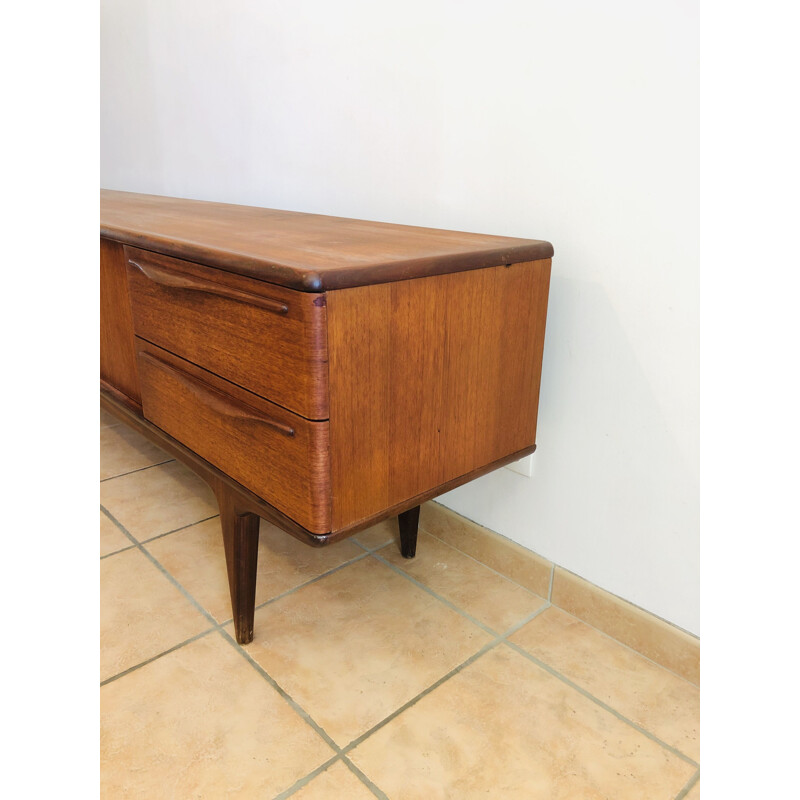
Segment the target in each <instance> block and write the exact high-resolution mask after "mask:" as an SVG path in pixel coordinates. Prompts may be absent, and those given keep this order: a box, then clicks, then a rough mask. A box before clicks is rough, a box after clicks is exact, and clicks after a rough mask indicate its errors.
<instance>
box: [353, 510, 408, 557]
mask: <svg viewBox="0 0 800 800" xmlns="http://www.w3.org/2000/svg"><path fill="white" fill-rule="evenodd" d="M353 538H354V539H355V540H356V541H357V542H360V543H361V544H363V545H364V547H368V548H369V549H370V550H374V549H375V548H376V547H383V545H385V544H391V543H394V545H395V547H399V546H400V545H399V542H400V529H399V528H398V527H397V517H391V518H390V519H385V520H383V522H379V523H378V524H377V525H373V526H372V527H371V528H367V529H366V530H363V531H361V532H360V533H356V534H355V535H354V536H353Z"/></svg>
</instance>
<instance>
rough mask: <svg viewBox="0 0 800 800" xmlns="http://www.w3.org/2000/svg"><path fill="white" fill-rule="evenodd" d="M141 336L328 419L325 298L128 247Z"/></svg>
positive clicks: (132, 294)
mask: <svg viewBox="0 0 800 800" xmlns="http://www.w3.org/2000/svg"><path fill="white" fill-rule="evenodd" d="M125 259H126V262H127V270H128V286H129V290H130V297H131V307H132V311H133V326H134V332H135V333H136V335H137V336H140V337H142V338H143V339H146V340H147V341H149V342H152V343H154V344H156V345H159V346H160V347H163V348H165V349H166V350H169V351H170V352H172V353H176V354H177V355H179V356H182V357H183V358H186V359H188V360H189V361H192V362H194V363H195V364H198V365H199V366H201V367H203V368H205V369H207V370H209V371H211V372H213V373H215V374H216V375H219V376H221V377H223V378H226V379H227V380H229V381H232V382H233V383H235V384H238V385H239V386H243V387H244V388H245V389H248V390H250V391H252V392H255V393H256V394H258V395H260V396H261V397H265V398H267V399H269V400H271V401H272V402H274V403H277V404H279V405H281V406H284V407H285V408H288V409H289V410H291V411H294V412H295V413H297V414H301V415H302V416H304V417H307V418H308V419H327V418H328V392H327V378H328V354H327V341H326V321H325V314H326V309H325V295H324V294H313V293H309V292H297V291H293V290H292V289H286V288H284V287H282V286H275V285H273V284H270V283H264V282H262V281H257V280H253V279H251V278H245V277H242V276H240V275H233V274H231V273H228V272H223V271H222V270H218V269H212V268H211V267H204V266H202V265H200V264H194V263H192V262H190V261H182V260H180V259H176V258H169V257H167V256H162V255H159V254H157V253H151V252H149V251H146V250H139V249H137V248H134V247H126V248H125Z"/></svg>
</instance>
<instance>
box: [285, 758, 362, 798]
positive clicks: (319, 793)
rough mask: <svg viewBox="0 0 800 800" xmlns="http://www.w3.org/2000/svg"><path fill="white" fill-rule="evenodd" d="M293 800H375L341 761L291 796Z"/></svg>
mask: <svg viewBox="0 0 800 800" xmlns="http://www.w3.org/2000/svg"><path fill="white" fill-rule="evenodd" d="M292 797H293V798H295V800H334V798H342V800H345V799H346V800H375V795H374V794H372V792H371V791H370V790H369V789H367V787H366V786H364V784H363V783H362V782H361V781H360V780H359V779H358V778H357V777H356V776H355V775H354V774H353V773H352V771H351V770H350V769H348V768H347V767H346V766H345V765H344V764H343V763H342V762H341V761H337V762H335V763H334V764H333V765H331V766H330V767H328V769H326V770H325V772H323V773H321V774H320V775H317V777H316V778H314V780H312V781H311V783H308V784H306V785H305V786H304V787H303V788H302V789H301V790H300V791H299V792H295V794H293V795H292Z"/></svg>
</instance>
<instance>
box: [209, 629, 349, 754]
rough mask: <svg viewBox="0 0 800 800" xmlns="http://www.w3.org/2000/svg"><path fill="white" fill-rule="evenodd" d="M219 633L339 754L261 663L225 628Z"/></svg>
mask: <svg viewBox="0 0 800 800" xmlns="http://www.w3.org/2000/svg"><path fill="white" fill-rule="evenodd" d="M220 633H221V634H222V635H223V636H224V637H225V638H226V639H227V640H228V643H229V644H230V645H231V646H232V647H233V648H234V650H237V651H238V652H239V653H240V654H241V656H242V657H243V658H244V659H245V660H246V661H248V662H249V663H250V664H251V666H252V667H253V668H254V669H255V670H256V672H258V673H259V674H260V675H261V676H262V677H263V678H264V679H265V680H266V681H267V683H269V684H270V686H272V688H273V689H275V691H276V692H278V694H279V695H280V696H281V697H282V698H283V699H284V700H285V701H286V702H287V703H288V704H289V705H290V706H291V707H292V708H293V709H294V710H295V711H296V712H297V714H298V715H299V716H300V717H302V718H303V719H304V720H305V721H306V722H307V723H308V724H309V725H310V726H311V727H312V728H313V729H314V730H315V731H316V732H317V733H318V734H319V735H320V736H321V737H322V738H323V739H324V740H325V742H326V744H328V745H329V746H330V747H331V748H332V749H333V750H334V752H335V753H336V754H337V755H340V754H341V752H342V749H341V747H339V745H338V744H336V742H335V741H334V740H333V739H332V738H331V736H330V734H328V732H327V731H326V730H325V729H324V728H323V727H322V726H321V725H320V724H319V723H318V722H317V721H316V720H315V719H314V718H313V717H312V716H311V715H310V714H309V713H308V711H306V710H305V709H304V708H303V707H302V706H301V705H300V703H298V702H297V701H296V700H295V699H294V698H293V697H292V696H291V695H290V694H289V692H287V691H286V689H284V688H283V687H282V686H281V685H280V684H279V683H278V681H276V680H275V678H273V677H272V675H270V674H269V672H267V671H266V670H265V669H264V667H262V666H261V664H259V663H258V661H256V660H255V659H254V658H253V656H251V655H250V653H248V652H247V650H245V649H244V647H242V645H240V644H239V643H238V642H237V641H236V639H235V638H234V637H233V636H231V635H230V633H229V632H228V631H227V630H223V629H222V628H220Z"/></svg>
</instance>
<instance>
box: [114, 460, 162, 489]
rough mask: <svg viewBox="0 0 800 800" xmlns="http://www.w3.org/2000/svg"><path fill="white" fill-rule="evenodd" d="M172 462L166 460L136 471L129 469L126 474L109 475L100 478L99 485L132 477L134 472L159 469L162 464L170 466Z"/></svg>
mask: <svg viewBox="0 0 800 800" xmlns="http://www.w3.org/2000/svg"><path fill="white" fill-rule="evenodd" d="M173 461H175V459H174V458H168V459H167V460H166V461H159V462H158V463H157V464H148V465H147V466H146V467H139V468H138V469H129V470H128V471H127V472H120V473H119V475H109V476H108V477H107V478H100V483H105V482H106V481H113V480H114V478H122V477H124V476H125V475H133V473H134V472H144V471H145V470H146V469H152V468H153V467H160V466H161V465H162V464H171V463H172V462H173Z"/></svg>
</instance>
